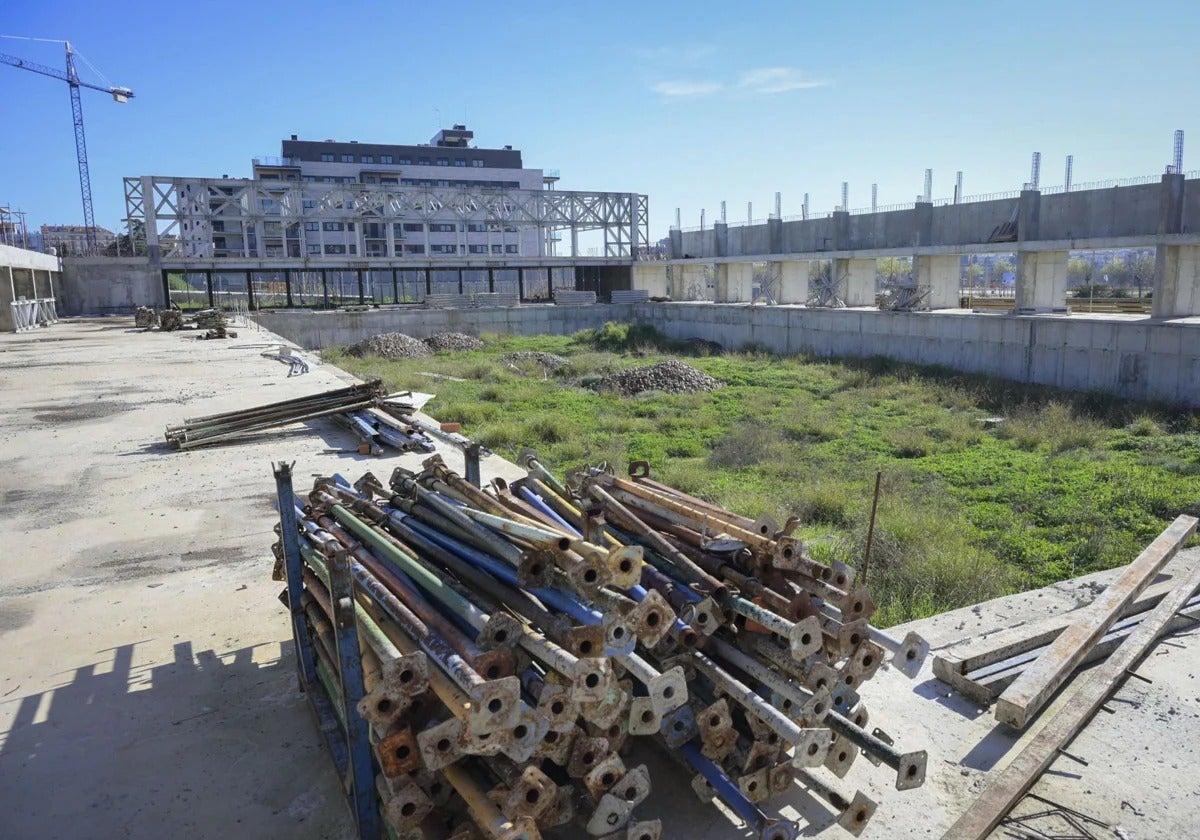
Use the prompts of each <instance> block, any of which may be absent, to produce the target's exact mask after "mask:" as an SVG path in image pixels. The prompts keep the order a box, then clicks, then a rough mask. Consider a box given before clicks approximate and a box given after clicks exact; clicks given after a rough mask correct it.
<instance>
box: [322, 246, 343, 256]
mask: <svg viewBox="0 0 1200 840" xmlns="http://www.w3.org/2000/svg"><path fill="white" fill-rule="evenodd" d="M325 253H326V254H344V253H346V246H345V245H326V246H325Z"/></svg>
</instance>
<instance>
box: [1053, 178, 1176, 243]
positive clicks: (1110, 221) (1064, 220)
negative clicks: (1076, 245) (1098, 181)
mask: <svg viewBox="0 0 1200 840" xmlns="http://www.w3.org/2000/svg"><path fill="white" fill-rule="evenodd" d="M1161 197H1162V186H1161V184H1157V183H1155V184H1139V185H1136V186H1132V187H1110V188H1108V189H1103V190H1086V191H1084V192H1072V193H1056V194H1054V195H1043V196H1042V197H1041V209H1040V213H1041V220H1040V222H1039V227H1038V238H1039V239H1076V238H1082V237H1088V238H1093V239H1094V238H1103V237H1110V236H1137V235H1146V234H1154V233H1156V232H1157V230H1158V208H1159V202H1160V200H1161Z"/></svg>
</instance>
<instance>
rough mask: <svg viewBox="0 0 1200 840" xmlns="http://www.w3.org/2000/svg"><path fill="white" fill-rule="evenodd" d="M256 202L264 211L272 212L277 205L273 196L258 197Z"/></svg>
mask: <svg viewBox="0 0 1200 840" xmlns="http://www.w3.org/2000/svg"><path fill="white" fill-rule="evenodd" d="M258 203H259V205H260V206H261V207H262V211H263V212H264V213H271V212H274V210H275V208H276V207H278V206H279V205H278V204H277V203H276V201H275V199H273V198H260V199H259V200H258Z"/></svg>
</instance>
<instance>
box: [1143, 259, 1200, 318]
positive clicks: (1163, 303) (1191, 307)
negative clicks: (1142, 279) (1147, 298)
mask: <svg viewBox="0 0 1200 840" xmlns="http://www.w3.org/2000/svg"><path fill="white" fill-rule="evenodd" d="M1154 285H1155V289H1154V301H1153V305H1152V308H1151V315H1152V316H1153V317H1155V318H1188V317H1191V316H1193V315H1200V246H1195V245H1159V246H1158V247H1157V248H1156V249H1155V252H1154Z"/></svg>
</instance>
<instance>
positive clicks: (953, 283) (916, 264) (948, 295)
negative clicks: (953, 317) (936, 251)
mask: <svg viewBox="0 0 1200 840" xmlns="http://www.w3.org/2000/svg"><path fill="white" fill-rule="evenodd" d="M1063 265H1064V266H1065V265H1066V263H1064V264H1063ZM960 266H961V260H960V259H959V256H958V254H950V255H938V256H920V255H917V256H914V257H913V279H914V280H916V283H917V286H918V288H919V287H922V286H928V287H929V297H927V298H926V299H925V302H926V303H927V304H928V306H929V308H930V309H958V307H959V306H960V305H961V298H960V295H959V288H960V279H961V277H962V271H961V267H960ZM1063 293H1064V294H1065V293H1066V287H1065V286H1064V287H1063Z"/></svg>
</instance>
